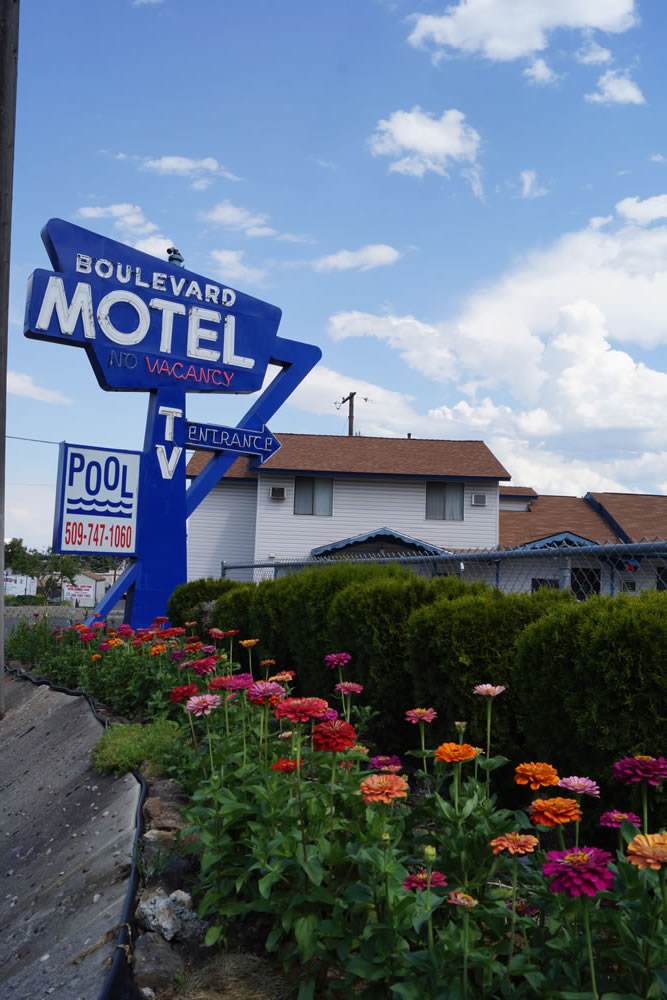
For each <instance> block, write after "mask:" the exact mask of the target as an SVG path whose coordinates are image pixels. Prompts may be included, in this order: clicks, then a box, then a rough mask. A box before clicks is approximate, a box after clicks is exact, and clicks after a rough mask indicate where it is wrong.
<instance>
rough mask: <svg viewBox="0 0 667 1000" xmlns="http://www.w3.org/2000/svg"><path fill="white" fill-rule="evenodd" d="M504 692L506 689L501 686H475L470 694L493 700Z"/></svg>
mask: <svg viewBox="0 0 667 1000" xmlns="http://www.w3.org/2000/svg"><path fill="white" fill-rule="evenodd" d="M506 690H507V688H504V687H503V685H502V684H498V686H497V687H494V686H493V684H477V686H476V687H474V688H473V689H472V693H473V694H481V695H483V696H484V697H485V698H495V697H496V696H497V695H499V694H502V693H503V691H506Z"/></svg>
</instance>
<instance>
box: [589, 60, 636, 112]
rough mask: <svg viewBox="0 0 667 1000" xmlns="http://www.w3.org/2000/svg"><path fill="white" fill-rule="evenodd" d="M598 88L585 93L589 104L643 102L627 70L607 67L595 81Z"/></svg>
mask: <svg viewBox="0 0 667 1000" xmlns="http://www.w3.org/2000/svg"><path fill="white" fill-rule="evenodd" d="M597 86H598V89H597V90H595V91H593V92H592V93H590V94H585V95H584V97H585V100H587V101H589V102H590V103H591V104H645V103H646V99H645V98H644V95H643V94H642V92H641V90H640V89H639V87H638V86H637V84H636V83H635V82H634V80H631V79H630V75H629V73H627V72H625V73H624V72H621V70H618V69H608V70H607V72H606V73H603V74H602V76H601V77H600V79H599V80H598V83H597Z"/></svg>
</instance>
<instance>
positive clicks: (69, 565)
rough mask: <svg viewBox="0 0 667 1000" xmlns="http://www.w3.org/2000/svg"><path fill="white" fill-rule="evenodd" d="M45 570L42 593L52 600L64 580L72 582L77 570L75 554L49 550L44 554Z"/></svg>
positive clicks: (60, 591)
mask: <svg viewBox="0 0 667 1000" xmlns="http://www.w3.org/2000/svg"><path fill="white" fill-rule="evenodd" d="M45 570H46V573H47V576H46V579H45V581H44V593H45V595H46V598H47V600H53V598H54V597H56V596H57V595H58V594H59V593H62V586H63V581H64V580H68V581H69V582H70V583H74V577H75V576H76V575H77V573H78V572H79V561H78V559H77V557H76V556H73V555H70V554H69V553H61V552H51V550H49V552H48V553H47V556H46V565H45Z"/></svg>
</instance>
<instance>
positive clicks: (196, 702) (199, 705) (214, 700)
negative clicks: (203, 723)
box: [185, 694, 220, 716]
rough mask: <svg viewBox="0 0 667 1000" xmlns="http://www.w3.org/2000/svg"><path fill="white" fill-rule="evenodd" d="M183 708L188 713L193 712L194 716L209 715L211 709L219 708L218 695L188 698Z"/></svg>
mask: <svg viewBox="0 0 667 1000" xmlns="http://www.w3.org/2000/svg"><path fill="white" fill-rule="evenodd" d="M185 707H186V708H187V710H188V712H194V714H195V715H196V716H201V715H210V714H211V709H213V708H219V707H220V695H218V694H197V695H195V696H194V697H193V698H188V701H187V703H186V706H185Z"/></svg>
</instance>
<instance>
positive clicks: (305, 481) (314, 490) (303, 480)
mask: <svg viewBox="0 0 667 1000" xmlns="http://www.w3.org/2000/svg"><path fill="white" fill-rule="evenodd" d="M332 509H333V479H329V478H327V477H314V476H295V477H294V513H295V514H318V515H320V516H323V517H331V514H332Z"/></svg>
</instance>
